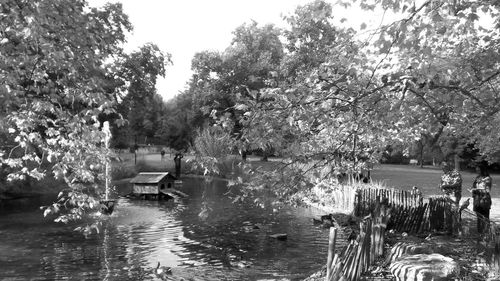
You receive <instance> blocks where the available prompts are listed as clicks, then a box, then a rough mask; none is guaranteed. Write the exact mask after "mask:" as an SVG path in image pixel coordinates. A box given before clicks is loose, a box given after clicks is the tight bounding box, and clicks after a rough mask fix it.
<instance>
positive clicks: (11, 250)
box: [0, 178, 328, 280]
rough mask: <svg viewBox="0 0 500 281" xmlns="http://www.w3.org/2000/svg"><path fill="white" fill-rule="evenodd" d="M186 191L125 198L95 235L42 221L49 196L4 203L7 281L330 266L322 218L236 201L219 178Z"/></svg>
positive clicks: (1, 242) (191, 184)
mask: <svg viewBox="0 0 500 281" xmlns="http://www.w3.org/2000/svg"><path fill="white" fill-rule="evenodd" d="M129 188H130V187H128V186H127V187H121V188H120V189H119V192H120V193H122V194H123V193H125V192H127V191H128V189H129ZM179 189H180V190H182V191H183V192H185V193H187V194H188V195H189V197H188V198H184V199H180V200H176V201H175V202H174V201H168V202H165V201H164V202H156V201H135V200H129V199H119V200H118V205H117V207H116V208H115V211H114V213H113V214H112V215H111V216H109V217H106V218H105V219H104V221H103V224H102V227H101V229H100V232H99V233H98V234H92V235H89V236H84V235H83V234H81V233H79V232H75V231H73V229H74V228H75V227H76V226H78V225H63V224H58V223H54V222H52V221H51V219H49V218H43V215H42V211H40V210H39V206H40V205H42V204H47V203H49V202H47V199H43V198H38V199H30V200H24V201H18V200H15V201H11V202H9V203H3V205H1V206H0V280H158V278H157V277H156V276H155V274H154V272H153V271H154V268H155V267H156V265H157V263H158V262H160V263H161V265H162V266H169V267H172V273H173V274H172V275H171V276H170V278H171V280H182V279H185V280H300V279H302V278H304V277H307V276H308V275H310V274H311V273H313V272H314V271H316V270H318V269H319V268H321V266H322V265H323V264H325V262H326V250H327V244H328V230H327V229H324V228H321V227H317V226H314V225H313V224H312V222H311V218H312V217H315V216H319V215H320V212H319V211H317V210H315V209H309V208H292V207H284V208H281V209H276V208H274V207H273V206H272V205H271V204H265V207H263V208H262V207H258V206H255V205H254V204H250V203H235V204H233V203H232V202H231V201H232V200H231V198H229V197H230V196H228V195H227V194H225V193H226V192H227V187H226V185H225V183H224V182H223V181H219V180H213V181H211V182H205V181H204V180H201V179H194V178H193V179H184V183H183V186H182V187H179ZM16 201H18V202H16ZM203 206H206V207H208V210H209V211H208V213H207V214H208V217H206V218H204V219H203V218H200V216H199V214H200V212H201V211H202V208H203ZM273 233H287V234H288V240H286V241H279V240H275V239H272V238H269V235H270V234H273Z"/></svg>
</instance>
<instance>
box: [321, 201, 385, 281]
mask: <svg viewBox="0 0 500 281" xmlns="http://www.w3.org/2000/svg"><path fill="white" fill-rule="evenodd" d="M389 216H390V215H389V212H388V209H387V207H386V206H385V205H383V204H376V206H375V209H374V211H373V213H372V214H370V216H368V217H366V218H365V219H364V220H363V221H362V222H361V223H360V233H359V235H358V236H357V237H356V239H354V240H351V241H350V243H349V244H348V245H347V246H346V247H345V248H344V249H343V250H342V251H341V252H340V254H335V248H336V247H335V244H336V239H337V232H338V230H337V229H336V228H335V227H332V228H330V239H329V243H328V259H327V267H326V268H327V278H326V280H327V281H337V280H342V279H344V280H351V281H353V280H358V279H359V277H360V276H361V274H363V273H365V272H366V271H367V270H368V268H369V267H370V265H372V263H373V262H374V261H375V260H376V259H377V258H378V257H380V256H382V255H383V253H384V237H385V230H386V226H387V222H388V220H389Z"/></svg>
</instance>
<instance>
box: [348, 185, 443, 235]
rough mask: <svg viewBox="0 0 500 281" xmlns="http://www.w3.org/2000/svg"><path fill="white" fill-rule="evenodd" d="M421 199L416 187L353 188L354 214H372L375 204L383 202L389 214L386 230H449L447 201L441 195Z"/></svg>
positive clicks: (416, 231)
mask: <svg viewBox="0 0 500 281" xmlns="http://www.w3.org/2000/svg"><path fill="white" fill-rule="evenodd" d="M425 201H426V202H424V199H423V197H422V194H421V193H420V192H418V190H412V191H406V190H395V189H375V188H365V189H360V190H358V191H357V195H356V199H355V202H356V204H355V206H354V214H355V215H356V216H365V215H367V214H370V213H372V212H373V210H374V209H375V206H377V204H383V205H387V207H388V208H389V210H390V214H391V216H390V217H391V219H390V220H389V222H388V224H387V229H388V230H389V229H393V230H395V231H397V232H407V233H420V232H423V231H449V230H450V227H451V223H450V220H451V216H452V204H451V202H449V200H448V199H447V198H446V197H444V196H436V197H430V198H428V199H427V200H425Z"/></svg>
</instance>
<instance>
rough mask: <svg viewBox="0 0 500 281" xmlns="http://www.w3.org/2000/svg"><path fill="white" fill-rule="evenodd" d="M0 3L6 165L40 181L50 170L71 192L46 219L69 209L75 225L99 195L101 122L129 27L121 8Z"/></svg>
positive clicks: (112, 101) (110, 106) (109, 108)
mask: <svg viewBox="0 0 500 281" xmlns="http://www.w3.org/2000/svg"><path fill="white" fill-rule="evenodd" d="M0 4H1V5H0V57H1V59H0V101H1V102H2V109H3V110H4V111H3V112H2V115H0V118H2V123H3V124H4V127H3V128H6V129H7V131H8V133H9V136H8V137H7V138H8V139H9V141H8V144H12V145H6V146H3V147H2V148H1V150H2V151H1V152H0V155H1V156H2V157H1V161H2V162H1V164H2V166H3V168H6V167H9V169H10V171H11V173H10V175H9V176H10V177H11V178H23V177H25V176H31V177H35V178H41V177H43V176H44V174H45V173H46V172H47V171H46V170H45V168H47V166H46V165H43V163H47V162H48V163H52V164H51V165H50V170H51V172H52V173H53V174H54V175H55V176H56V177H57V178H61V179H64V180H65V181H66V183H67V184H68V185H69V186H70V189H68V190H67V192H65V193H62V194H60V197H59V201H58V202H56V203H55V204H54V205H52V206H51V207H50V208H49V209H47V212H51V211H58V210H61V211H62V210H64V211H65V212H63V215H62V216H61V217H60V218H59V220H61V221H68V220H71V219H73V218H78V217H80V216H81V214H82V212H83V211H84V209H85V208H88V207H91V206H93V205H95V204H96V199H95V197H93V196H92V194H97V193H99V192H100V191H99V190H98V185H96V183H97V182H98V181H99V180H100V175H101V174H102V165H103V163H102V155H106V153H107V151H106V150H105V148H104V146H103V145H102V139H103V134H102V133H101V131H100V127H101V123H100V122H99V116H101V115H109V114H111V113H113V112H114V107H115V106H116V102H117V100H116V96H115V95H116V91H115V90H116V85H117V84H116V82H117V79H118V77H117V76H116V65H115V64H114V63H113V62H112V61H113V59H116V58H117V57H118V56H120V54H121V53H122V49H121V45H122V43H123V42H124V41H125V33H126V32H127V31H129V30H131V25H130V23H129V21H128V17H127V16H126V15H125V14H124V13H123V11H122V6H121V4H106V5H105V6H103V7H102V8H90V7H89V6H88V5H87V3H86V1H42V0H39V1H15V0H2V1H1V2H0ZM86 183H90V184H94V185H93V187H94V188H95V189H91V190H92V191H89V185H88V184H86ZM64 206H66V207H68V209H66V208H65V207H64ZM70 206H72V207H75V208H70Z"/></svg>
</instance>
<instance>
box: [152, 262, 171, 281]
mask: <svg viewBox="0 0 500 281" xmlns="http://www.w3.org/2000/svg"><path fill="white" fill-rule="evenodd" d="M155 274H156V275H157V276H158V277H160V278H162V279H164V277H166V275H169V274H172V268H170V267H168V266H160V262H158V265H157V266H156V269H155Z"/></svg>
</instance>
